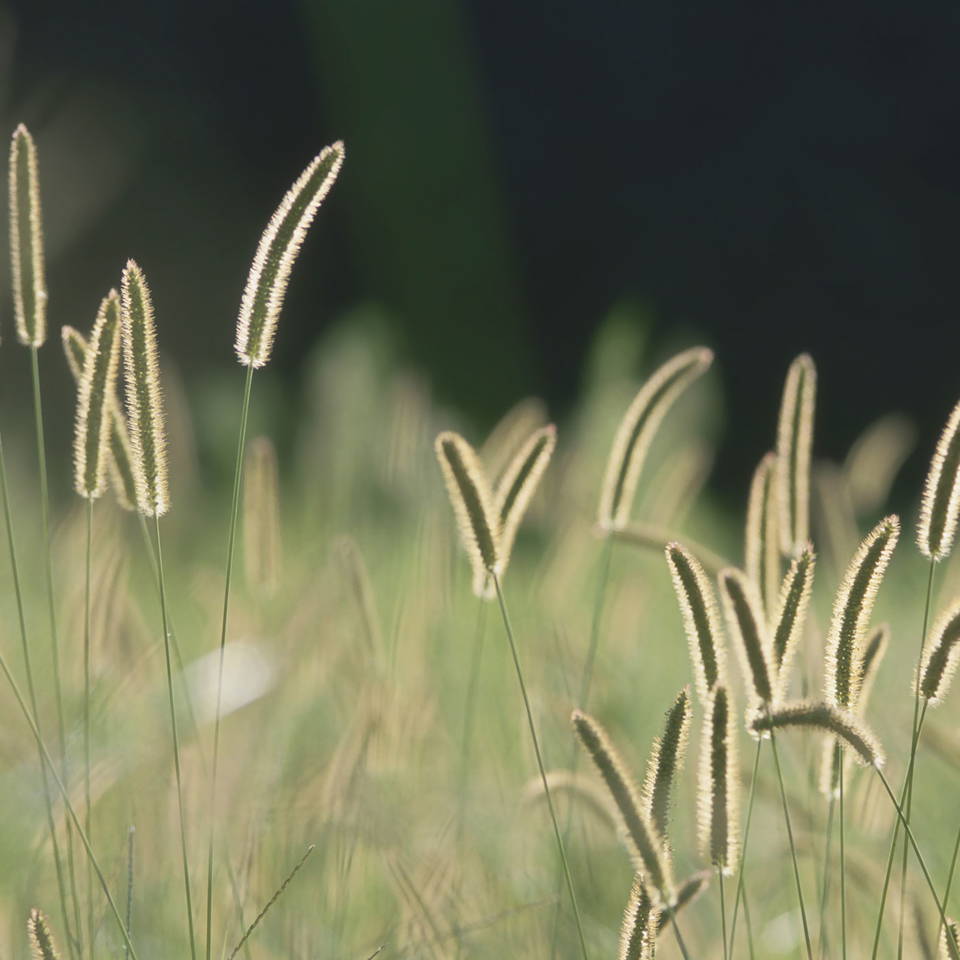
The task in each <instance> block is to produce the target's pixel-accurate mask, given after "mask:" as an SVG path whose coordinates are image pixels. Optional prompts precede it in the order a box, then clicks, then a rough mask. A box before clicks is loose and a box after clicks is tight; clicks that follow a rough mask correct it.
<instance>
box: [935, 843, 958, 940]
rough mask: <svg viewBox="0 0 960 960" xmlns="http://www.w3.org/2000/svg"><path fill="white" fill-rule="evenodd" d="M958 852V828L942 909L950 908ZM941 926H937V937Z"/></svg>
mask: <svg viewBox="0 0 960 960" xmlns="http://www.w3.org/2000/svg"><path fill="white" fill-rule="evenodd" d="M958 853H960V829H958V830H957V839H956V840H954V842H953V856H951V857H950V870H949V871H948V872H947V885H946V887H945V888H944V891H943V909H944V910H948V909H949V908H950V888H951V887H952V886H953V872H954V870H956V868H957V854H958ZM942 929H943V928H942V926H941V927H938V928H937V937H938V938H939V936H940V932H941V930H942Z"/></svg>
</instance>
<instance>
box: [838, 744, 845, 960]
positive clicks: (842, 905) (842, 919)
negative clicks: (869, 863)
mask: <svg viewBox="0 0 960 960" xmlns="http://www.w3.org/2000/svg"><path fill="white" fill-rule="evenodd" d="M836 751H837V752H836V757H837V760H838V763H839V767H840V773H839V777H840V950H841V955H842V957H843V960H847V849H846V845H845V842H844V835H843V820H844V816H843V747H842V746H841V745H840V744H837V746H836Z"/></svg>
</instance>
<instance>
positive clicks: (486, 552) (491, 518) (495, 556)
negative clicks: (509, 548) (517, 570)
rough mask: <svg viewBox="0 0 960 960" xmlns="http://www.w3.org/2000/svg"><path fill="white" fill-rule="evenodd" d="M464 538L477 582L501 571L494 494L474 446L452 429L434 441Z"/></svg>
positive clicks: (498, 529)
mask: <svg viewBox="0 0 960 960" xmlns="http://www.w3.org/2000/svg"><path fill="white" fill-rule="evenodd" d="M434 446H435V449H436V453H437V460H438V461H439V463H440V469H441V471H442V472H443V478H444V480H445V482H446V485H447V495H448V496H449V497H450V504H451V506H452V507H453V512H454V514H455V516H456V518H457V525H458V526H459V528H460V539H461V541H462V543H463V546H464V548H465V549H466V551H467V554H468V555H469V557H470V563H471V564H472V566H473V574H474V576H473V579H474V584H475V585H476V584H477V583H478V582H479V583H481V584H482V583H484V581H486V580H487V578H488V575H489V574H497V573H499V572H500V558H499V550H498V545H499V541H500V524H499V520H498V515H497V511H496V509H495V507H494V504H493V494H492V493H491V492H490V487H489V484H488V483H487V479H486V477H485V475H484V473H483V468H482V467H481V466H480V462H479V460H478V459H477V455H476V453H475V452H474V449H473V447H471V446H470V444H469V443H467V441H466V440H464V439H463V437H461V436H460V434H458V433H454V432H453V431H451V430H446V431H444V432H443V433H441V434H440V435H439V436H438V437H437V439H436V442H435V444H434Z"/></svg>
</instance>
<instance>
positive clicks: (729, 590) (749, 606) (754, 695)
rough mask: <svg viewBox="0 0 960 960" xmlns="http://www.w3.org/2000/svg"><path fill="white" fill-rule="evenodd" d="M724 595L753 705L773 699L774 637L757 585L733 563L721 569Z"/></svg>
mask: <svg viewBox="0 0 960 960" xmlns="http://www.w3.org/2000/svg"><path fill="white" fill-rule="evenodd" d="M719 583H720V598H721V601H722V603H723V611H724V615H725V618H726V621H727V631H728V633H729V634H730V635H731V636H732V637H733V638H734V641H735V646H736V648H737V653H738V654H739V657H740V663H741V668H742V671H743V678H744V683H745V684H746V688H747V691H748V694H749V696H750V698H751V706H757V705H758V704H761V703H771V702H772V701H773V690H774V682H773V678H774V671H773V667H772V665H771V662H770V639H769V637H768V636H767V628H766V623H765V621H764V617H763V611H762V609H761V606H760V598H759V596H758V595H757V592H756V589H755V588H754V586H753V584H752V583H751V582H750V581H749V580H748V579H747V577H746V576H745V575H744V574H743V573H742V572H741V571H740V570H736V569H734V568H733V567H728V568H727V569H726V570H723V571H721V573H720V577H719Z"/></svg>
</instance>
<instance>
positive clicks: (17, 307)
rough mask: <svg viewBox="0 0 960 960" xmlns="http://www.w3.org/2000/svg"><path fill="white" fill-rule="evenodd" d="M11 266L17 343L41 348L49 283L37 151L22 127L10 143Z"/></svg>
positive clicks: (28, 134) (19, 127)
mask: <svg viewBox="0 0 960 960" xmlns="http://www.w3.org/2000/svg"><path fill="white" fill-rule="evenodd" d="M10 262H11V268H12V273H13V315H14V317H15V319H16V322H17V339H18V340H19V341H20V342H21V343H22V344H23V345H24V346H25V347H42V346H43V343H44V341H45V340H46V339H47V282H46V277H45V274H44V265H43V216H42V213H41V210H40V171H39V167H38V164H37V147H36V144H35V143H34V142H33V137H32V136H31V135H30V131H29V130H27V128H26V127H25V126H24V125H23V124H22V123H21V124H20V126H18V127H17V129H16V130H14V131H13V139H12V141H11V142H10Z"/></svg>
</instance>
